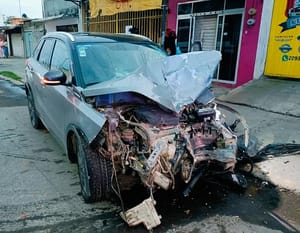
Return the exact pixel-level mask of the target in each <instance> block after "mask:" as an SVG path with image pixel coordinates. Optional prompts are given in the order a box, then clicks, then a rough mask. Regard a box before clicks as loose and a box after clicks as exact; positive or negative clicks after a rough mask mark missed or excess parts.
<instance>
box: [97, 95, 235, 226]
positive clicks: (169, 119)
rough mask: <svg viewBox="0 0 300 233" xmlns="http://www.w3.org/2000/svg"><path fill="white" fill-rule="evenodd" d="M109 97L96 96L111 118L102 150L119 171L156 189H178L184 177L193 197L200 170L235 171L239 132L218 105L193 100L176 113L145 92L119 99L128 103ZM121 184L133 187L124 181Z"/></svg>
mask: <svg viewBox="0 0 300 233" xmlns="http://www.w3.org/2000/svg"><path fill="white" fill-rule="evenodd" d="M118 95H122V94H118ZM128 95H130V96H129V97H128ZM104 98H107V96H106V97H105V96H98V97H96V100H95V105H96V108H97V110H98V111H100V112H102V113H104V115H105V116H106V118H107V123H106V125H105V127H103V129H102V131H101V134H100V135H99V136H98V139H97V150H98V152H99V153H100V154H101V155H103V156H105V157H106V158H110V159H111V160H112V161H113V168H114V169H115V172H116V174H118V175H120V176H128V177H132V176H134V175H136V177H137V176H138V177H139V178H140V180H141V181H142V183H143V184H144V185H145V186H146V187H147V188H149V190H150V191H151V192H152V191H155V190H156V189H158V188H162V189H165V190H169V189H174V188H175V187H176V180H177V179H181V180H182V181H184V182H185V183H186V184H187V189H186V190H185V193H184V194H185V195H186V196H187V195H188V194H189V192H190V190H191V188H192V187H191V186H192V185H194V183H195V182H196V181H197V180H195V179H198V178H199V175H198V174H199V173H201V174H203V173H204V172H205V173H213V172H233V171H234V166H235V163H236V154H237V136H236V135H234V134H233V132H232V131H231V129H230V128H229V127H228V126H226V123H225V121H224V118H223V116H222V114H221V112H220V111H219V110H218V108H217V104H216V103H214V102H210V103H208V104H206V105H203V104H191V105H188V106H184V107H183V108H182V110H181V111H180V113H175V112H173V111H170V110H168V109H166V108H164V107H162V106H161V105H159V104H157V103H154V102H153V101H151V100H148V99H145V98H143V97H142V96H140V95H133V94H129V93H126V94H123V95H122V97H120V96H119V97H118V99H122V101H120V100H119V101H111V102H109V103H108V102H107V101H105V100H104ZM127 98H128V99H130V101H126V99H127ZM113 99H116V96H115V97H114V98H113ZM124 99H125V101H124ZM103 103H105V104H103ZM212 164H213V165H214V166H211V165H212ZM208 167H209V168H210V169H211V167H213V168H214V169H215V171H212V170H209V169H207V168H208ZM119 185H120V187H121V188H123V189H126V186H127V188H128V187H129V186H130V185H129V184H128V182H124V183H122V180H121V181H120V184H119ZM131 214H132V213H131ZM124 216H125V215H123V218H126V216H125V217H124ZM127 222H129V221H128V220H127ZM133 225H134V224H133ZM145 225H146V226H147V224H145ZM154 225H155V224H154ZM156 225H157V224H156ZM152 227H153V226H149V227H147V228H149V229H151V228H152Z"/></svg>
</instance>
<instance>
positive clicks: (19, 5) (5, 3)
mask: <svg viewBox="0 0 300 233" xmlns="http://www.w3.org/2000/svg"><path fill="white" fill-rule="evenodd" d="M23 13H25V14H26V15H27V16H28V17H29V18H32V19H35V18H42V5H41V0H0V16H1V19H3V16H5V17H8V16H15V17H21V15H22V14H23Z"/></svg>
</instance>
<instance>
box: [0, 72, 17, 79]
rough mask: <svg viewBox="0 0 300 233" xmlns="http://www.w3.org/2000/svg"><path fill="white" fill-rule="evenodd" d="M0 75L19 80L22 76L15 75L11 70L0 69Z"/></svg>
mask: <svg viewBox="0 0 300 233" xmlns="http://www.w3.org/2000/svg"><path fill="white" fill-rule="evenodd" d="M0 75H3V76H5V77H8V78H11V79H14V80H17V81H21V80H22V78H21V77H19V76H18V75H16V74H15V73H13V72H11V71H0Z"/></svg>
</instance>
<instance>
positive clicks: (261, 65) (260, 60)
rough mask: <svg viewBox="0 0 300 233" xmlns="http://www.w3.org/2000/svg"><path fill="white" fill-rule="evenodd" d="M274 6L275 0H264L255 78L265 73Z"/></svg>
mask: <svg viewBox="0 0 300 233" xmlns="http://www.w3.org/2000/svg"><path fill="white" fill-rule="evenodd" d="M273 6H274V0H267V1H264V5H263V11H262V18H261V25H260V31H259V38H258V47H257V51H256V61H255V68H254V79H258V78H260V77H261V76H262V75H263V74H264V69H265V63H266V56H267V50H268V43H269V36H270V29H271V20H272V13H273Z"/></svg>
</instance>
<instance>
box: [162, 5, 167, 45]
mask: <svg viewBox="0 0 300 233" xmlns="http://www.w3.org/2000/svg"><path fill="white" fill-rule="evenodd" d="M167 16H168V0H162V25H161V47H164V43H165V34H166V24H167Z"/></svg>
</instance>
